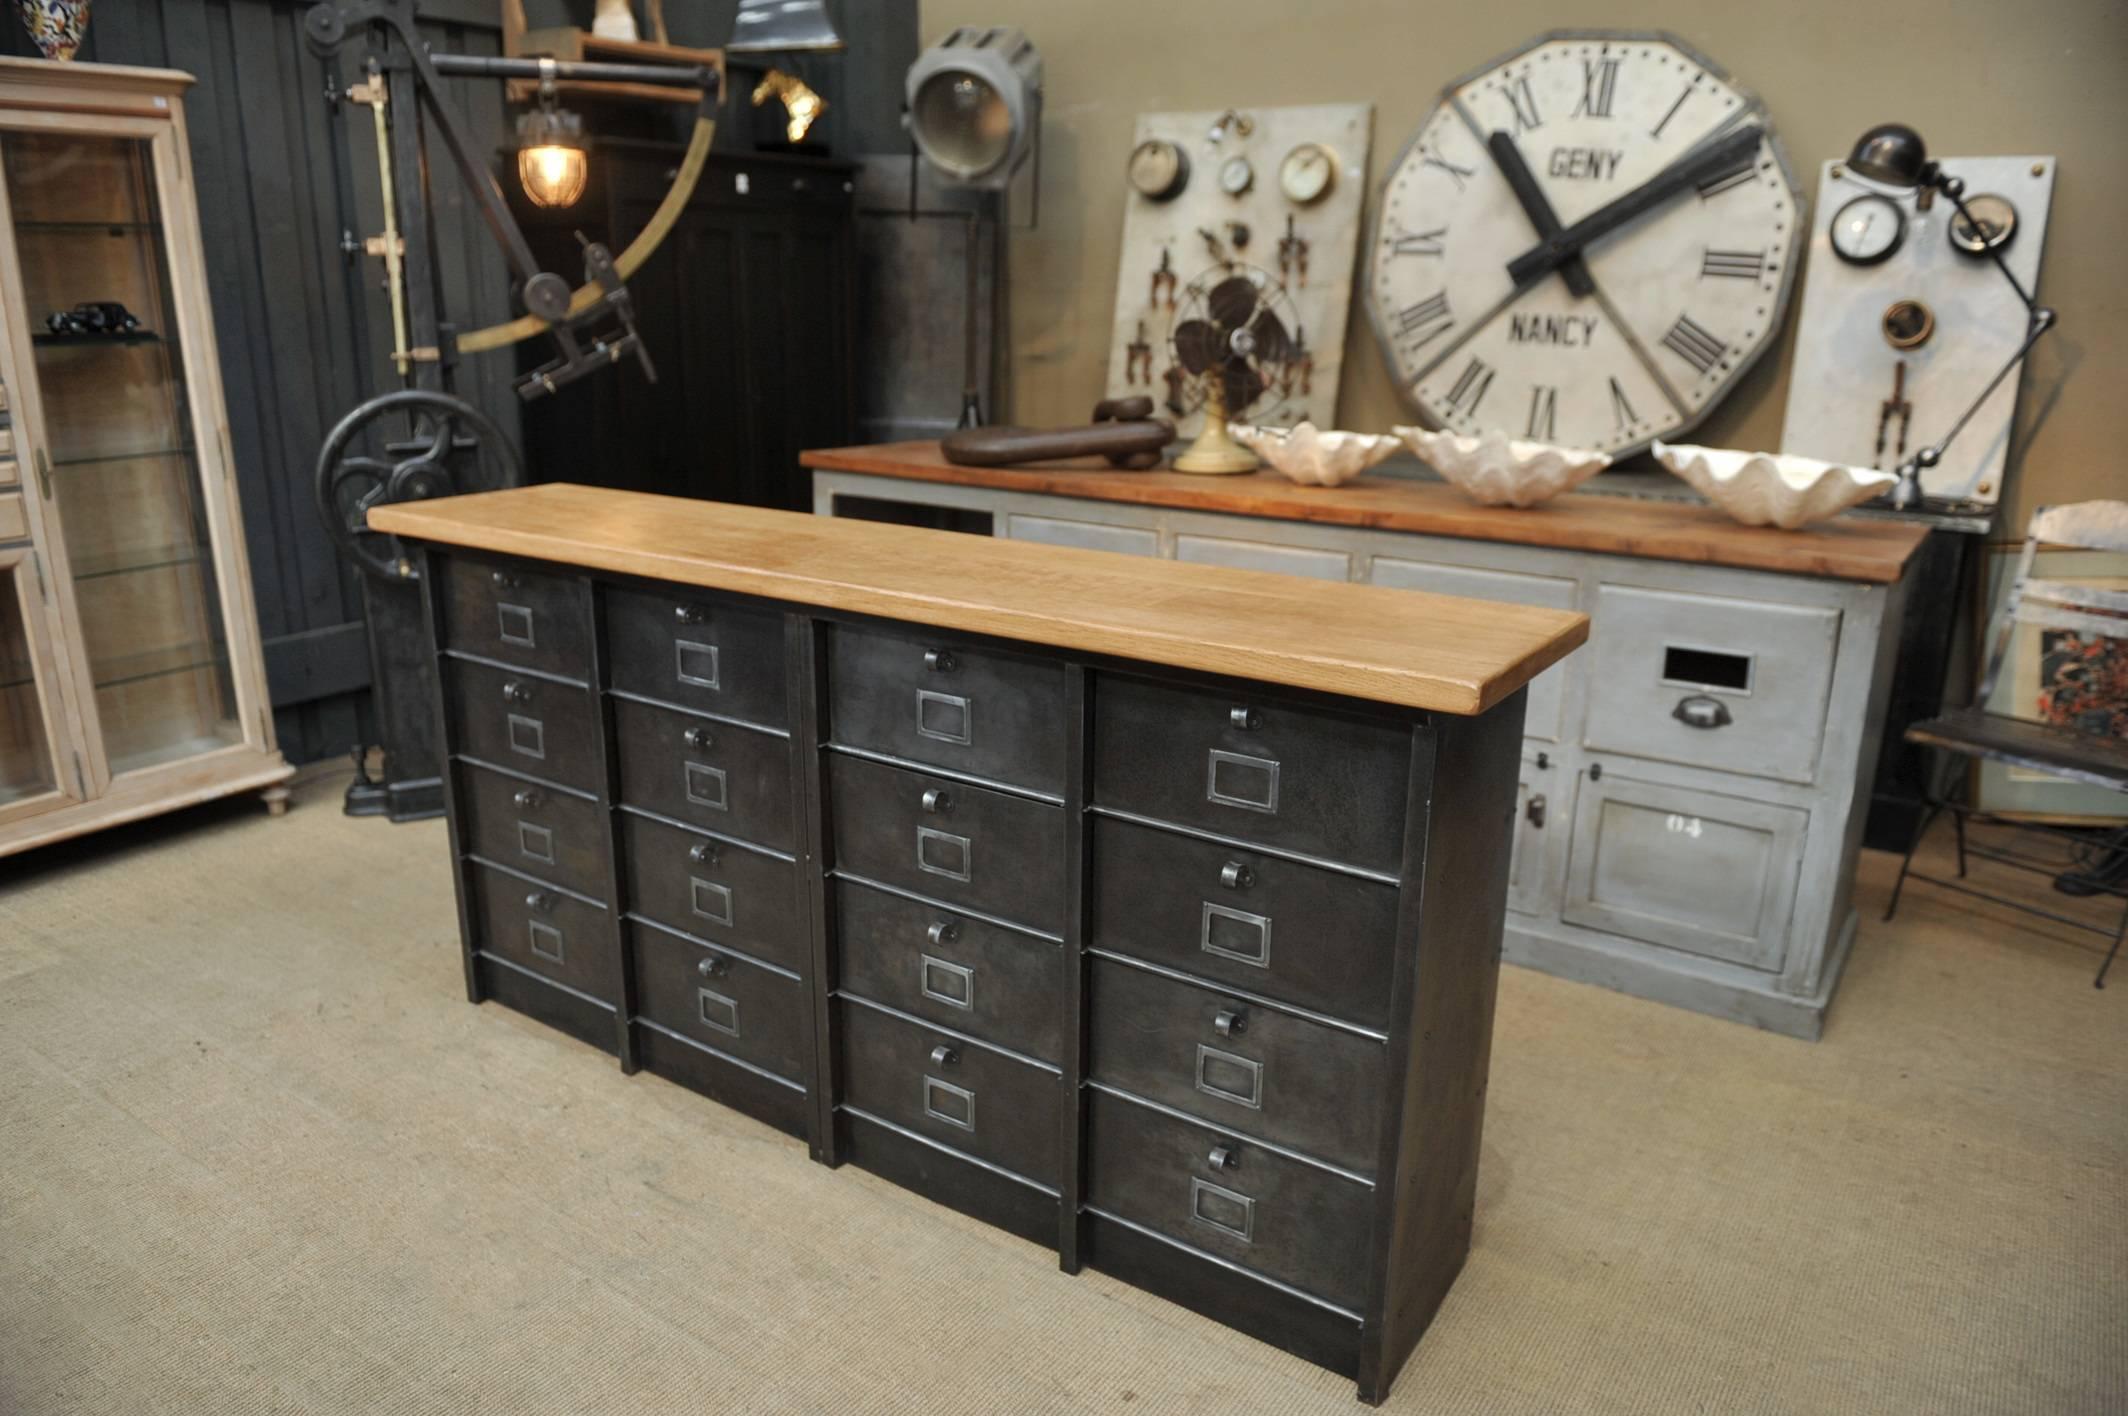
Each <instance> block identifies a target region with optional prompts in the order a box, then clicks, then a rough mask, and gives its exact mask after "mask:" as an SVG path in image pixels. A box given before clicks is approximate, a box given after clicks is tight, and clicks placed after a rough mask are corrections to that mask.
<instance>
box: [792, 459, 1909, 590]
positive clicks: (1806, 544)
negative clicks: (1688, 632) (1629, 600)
mask: <svg viewBox="0 0 2128 1416" xmlns="http://www.w3.org/2000/svg"><path fill="white" fill-rule="evenodd" d="M798 460H799V461H800V462H802V463H804V464H805V465H806V466H807V467H816V468H820V469H822V470H824V471H830V472H859V473H869V474H871V475H874V476H881V477H906V478H910V479H912V480H915V481H920V482H950V483H955V484H958V485H961V486H969V487H994V488H997V489H998V490H1001V491H1008V492H1040V493H1045V494H1048V495H1052V496H1066V497H1088V498H1091V499H1093V500H1095V501H1114V502H1135V503H1138V504H1140V505H1145V506H1167V507H1177V508H1182V509H1186V510H1190V511H1223V512H1228V513H1230V514H1234V515H1240V516H1263V517H1277V518H1285V519H1288V520H1294V521H1316V522H1322V523H1325V524H1328V525H1336V526H1364V527H1370V528H1373V529H1376V530H1383V531H1410V532H1416V533H1418V534H1420V535H1424V536H1460V537H1463V538H1465V539H1468V540H1473V541H1509V542H1514V543H1515V544H1518V545H1524V546H1554V547H1557V548H1559V549H1561V550H1570V551H1601V552H1604V553H1606V554H1610V555H1620V556H1646V557H1649V558H1651V559H1654V560H1671V561H1690V562H1692V563H1693V564H1696V565H1725V566H1734V567H1736V568H1738V569H1741V570H1772V571H1780V572H1782V573H1784V574H1788V575H1817V576H1824V577H1827V578H1830V579H1834V580H1865V581H1873V582H1875V583H1877V584H1881V585H1890V584H1894V583H1896V582H1897V581H1898V579H1899V577H1900V576H1901V575H1903V574H1904V573H1905V569H1906V562H1907V558H1908V557H1909V556H1911V555H1912V554H1913V553H1914V550H1915V548H1916V547H1918V546H1919V545H1920V544H1921V542H1922V540H1923V539H1924V538H1926V537H1927V535H1928V530H1927V528H1926V527H1922V526H1915V525H1912V524H1909V523H1907V522H1901V521H1882V520H1874V519H1868V520H1865V519H1862V518H1855V517H1850V518H1842V519H1839V520H1835V521H1830V522H1825V523H1821V524H1820V525H1817V526H1813V527H1809V528H1807V529H1805V530H1801V531H1781V530H1777V529H1775V528H1773V527H1767V526H1740V525H1738V524H1737V523H1736V522H1734V521H1732V520H1730V519H1729V517H1728V516H1727V515H1726V514H1725V513H1723V512H1722V511H1720V510H1719V509H1717V508H1715V507H1711V506H1707V505H1705V504H1704V503H1699V502H1672V501H1648V500H1636V499H1631V498H1626V497H1607V496H1599V495H1595V494H1591V493H1573V494H1569V495H1567V496H1563V497H1554V498H1553V499H1552V500H1551V501H1549V502H1546V503H1545V504H1544V505H1542V506H1536V507H1531V508H1529V509H1528V510H1525V511H1518V510H1516V509H1514V508H1513V507H1491V506H1479V505H1478V504H1477V503H1476V502H1474V501H1471V500H1470V499H1469V498H1468V497H1466V496H1464V495H1463V494H1462V493H1461V492H1459V491H1457V490H1456V489H1455V488H1454V487H1451V486H1449V485H1448V484H1447V483H1445V482H1424V481H1419V480H1417V479H1415V478H1410V477H1381V476H1368V477H1362V478H1360V479H1359V480H1358V481H1356V482H1348V483H1347V484H1345V485H1344V486H1342V487H1302V486H1296V485H1295V484H1294V483H1292V482H1289V481H1287V480H1286V479H1285V478H1284V477H1281V476H1280V475H1278V474H1277V473H1276V472H1270V471H1263V472H1255V473H1250V474H1247V475H1244V476H1237V477H1202V476H1193V475H1191V474H1189V473H1186V472H1118V471H1116V470H1115V469H1113V468H1111V467H1109V466H1108V465H1107V464H1106V463H1104V462H1102V461H1100V459H1098V458H1087V459H1083V460H1082V459H1074V460H1072V461H1069V462H1044V463H1036V464H1033V465H1030V466H1026V467H957V466H955V465H954V464H952V463H950V462H948V461H946V460H945V458H944V456H942V455H941V454H940V452H939V450H938V444H937V443H935V442H903V443H880V444H878V445H876V446H872V447H838V448H823V449H818V450H816V451H812V452H806V453H802V454H800V455H799V458H798Z"/></svg>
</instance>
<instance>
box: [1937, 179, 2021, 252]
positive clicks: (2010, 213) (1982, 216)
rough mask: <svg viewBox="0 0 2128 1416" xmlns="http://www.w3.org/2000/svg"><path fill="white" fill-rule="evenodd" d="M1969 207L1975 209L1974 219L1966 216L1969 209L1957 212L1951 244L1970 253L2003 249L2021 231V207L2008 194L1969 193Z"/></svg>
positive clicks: (1973, 211)
mask: <svg viewBox="0 0 2128 1416" xmlns="http://www.w3.org/2000/svg"><path fill="white" fill-rule="evenodd" d="M1965 210H1966V212H1970V213H1972V217H1973V219H1972V220H1971V221H1968V220H1966V217H1965V212H1959V213H1956V214H1954V215H1953V216H1952V217H1951V222H1950V234H1951V244H1952V245H1953V246H1956V247H1957V248H1958V249H1959V250H1961V251H1963V252H1965V253H1966V254H1967V255H1969V256H1984V255H1986V254H1987V253H1988V252H1989V251H1999V250H2001V249H2002V248H2003V247H2004V246H2007V245H2009V244H2010V238H2011V237H2013V236H2015V235H2016V234H2017V208H2016V207H2015V206H2014V205H2012V204H2011V202H2010V199H2009V198H2008V197H2000V196H1997V195H1995V194H1994V193H1993V192H1983V193H1981V194H1980V195H1979V196H1977V197H1967V198H1966V199H1965Z"/></svg>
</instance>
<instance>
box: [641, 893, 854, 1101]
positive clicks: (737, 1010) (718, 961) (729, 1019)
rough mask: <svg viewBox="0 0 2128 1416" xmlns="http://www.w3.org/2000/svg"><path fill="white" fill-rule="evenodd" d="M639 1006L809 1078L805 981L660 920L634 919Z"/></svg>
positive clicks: (677, 1028)
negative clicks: (668, 930)
mask: <svg viewBox="0 0 2128 1416" xmlns="http://www.w3.org/2000/svg"><path fill="white" fill-rule="evenodd" d="M627 930H628V947H629V948H630V949H631V950H632V951H633V957H634V960H635V997H636V1014H637V1016H639V1017H642V1018H647V1019H648V1020H649V1021H651V1022H653V1023H656V1024H657V1025H658V1026H660V1027H662V1028H666V1029H669V1030H670V1031H672V1032H676V1033H678V1034H679V1035H680V1036H682V1037H685V1038H691V1039H693V1040H694V1041H696V1042H699V1043H701V1044H702V1045H703V1046H704V1047H712V1048H715V1049H716V1050H717V1051H719V1052H722V1053H725V1054H727V1055H728V1056H732V1057H736V1058H738V1059H739V1060H740V1061H742V1062H751V1063H752V1064H753V1065H754V1066H756V1067H760V1068H763V1069H764V1070H767V1071H770V1072H774V1073H775V1074H776V1075H777V1076H779V1077H782V1078H784V1079H785V1080H787V1081H794V1082H800V1083H802V1082H803V1081H804V1080H805V1072H806V1067H805V1057H806V1045H805V1020H804V1012H805V1010H806V1009H807V1008H810V1007H811V1006H812V1001H811V995H810V994H809V993H808V992H807V991H806V987H805V985H804V983H802V982H801V981H799V980H798V979H795V978H792V977H791V976H790V975H789V974H786V973H782V972H780V971H778V970H776V969H770V968H764V967H762V966H761V965H760V964H758V963H755V962H754V961H753V960H751V959H746V958H742V957H740V956H738V955H736V954H730V953H727V952H725V951H724V950H722V949H712V948H707V947H705V946H703V945H700V944H697V943H695V942H693V941H692V940H688V939H682V938H680V937H679V936H678V935H675V934H668V933H666V932H665V931H664V930H662V929H659V928H657V927H656V926H654V925H648V924H630V925H628V926H627Z"/></svg>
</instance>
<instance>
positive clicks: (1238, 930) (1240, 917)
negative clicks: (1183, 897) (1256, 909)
mask: <svg viewBox="0 0 2128 1416" xmlns="http://www.w3.org/2000/svg"><path fill="white" fill-rule="evenodd" d="M1201 944H1202V947H1203V949H1204V952H1205V953H1207V954H1217V955H1219V957H1221V958H1222V959H1236V960H1239V961H1240V962H1242V963H1244V964H1253V965H1254V966H1255V967H1257V968H1260V969H1267V968H1269V967H1271V917H1270V916H1269V915H1260V914H1250V913H1249V912H1248V911H1247V910H1237V909H1231V908H1229V907H1228V906H1226V905H1215V904H1213V903H1212V902H1211V901H1210V900H1206V901H1205V902H1204V932H1203V937H1202V940H1201Z"/></svg>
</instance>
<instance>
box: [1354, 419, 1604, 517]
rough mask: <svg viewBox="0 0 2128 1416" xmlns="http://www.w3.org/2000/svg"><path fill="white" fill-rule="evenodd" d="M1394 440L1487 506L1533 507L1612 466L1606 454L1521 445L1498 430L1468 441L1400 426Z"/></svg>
mask: <svg viewBox="0 0 2128 1416" xmlns="http://www.w3.org/2000/svg"><path fill="white" fill-rule="evenodd" d="M1396 434H1397V436H1398V437H1400V438H1402V439H1403V440H1404V441H1405V442H1406V443H1407V444H1409V445H1410V447H1411V450H1412V451H1413V452H1415V453H1417V454H1418V455H1419V460H1420V461H1422V462H1424V463H1425V464H1426V465H1427V466H1429V467H1431V468H1433V470H1434V471H1436V472H1438V473H1440V474H1441V475H1442V476H1443V477H1446V478H1447V479H1448V480H1449V481H1451V482H1453V483H1455V485H1456V486H1457V487H1459V488H1461V489H1462V491H1463V492H1464V493H1465V494H1466V495H1467V496H1469V497H1470V498H1471V500H1473V501H1478V502H1483V503H1484V504H1485V505H1487V506H1535V505H1536V504H1537V503H1538V502H1541V501H1544V500H1545V499H1546V498H1548V497H1555V496H1558V495H1559V494H1560V493H1561V492H1566V491H1572V490H1573V489H1574V488H1576V487H1578V486H1580V485H1581V484H1582V483H1583V482H1586V481H1588V480H1589V478H1591V477H1593V476H1595V475H1596V474H1597V473H1598V472H1601V471H1602V470H1603V469H1604V468H1606V467H1608V466H1610V465H1611V457H1610V454H1609V453H1604V452H1596V451H1594V450H1592V449H1590V448H1585V447H1556V446H1554V445H1553V444H1551V443H1543V442H1523V441H1521V440H1519V439H1516V438H1510V437H1508V435H1507V434H1505V433H1503V432H1500V431H1498V430H1497V429H1495V430H1493V431H1490V432H1486V433H1483V434H1481V435H1479V436H1477V437H1472V436H1470V435H1468V434H1465V433H1448V432H1440V433H1437V432H1434V431H1432V430H1431V429H1428V428H1414V427H1409V426H1403V425H1400V426H1399V427H1398V428H1397V430H1396Z"/></svg>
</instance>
